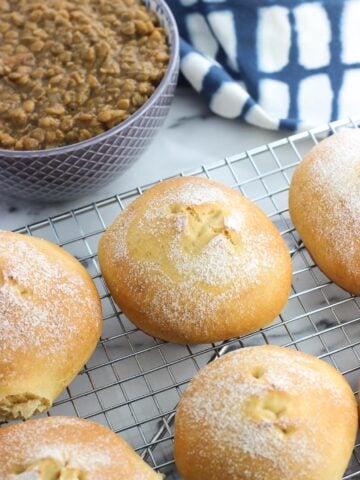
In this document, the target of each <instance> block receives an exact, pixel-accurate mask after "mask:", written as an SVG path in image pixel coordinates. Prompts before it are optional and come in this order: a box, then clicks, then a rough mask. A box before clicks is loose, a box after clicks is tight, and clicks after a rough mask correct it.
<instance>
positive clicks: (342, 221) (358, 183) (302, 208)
mask: <svg viewBox="0 0 360 480" xmlns="http://www.w3.org/2000/svg"><path fill="white" fill-rule="evenodd" d="M289 206H290V214H291V218H292V221H293V223H294V225H295V227H296V229H297V231H298V232H299V234H300V237H301V239H302V241H303V242H304V244H305V246H306V248H307V249H308V250H309V252H310V254H311V256H312V257H313V259H314V261H315V262H316V264H317V265H318V266H319V267H320V269H321V270H322V271H323V272H324V273H325V274H326V275H327V276H328V277H329V278H330V279H331V280H333V281H334V282H335V283H336V284H338V285H340V286H341V287H343V288H344V289H345V290H347V291H349V292H351V293H354V294H356V295H359V294H360V132H359V131H358V130H346V131H344V132H341V133H339V134H337V135H334V136H332V137H330V138H327V139H326V140H324V141H322V142H321V143H320V144H319V145H317V146H316V147H314V148H313V149H312V150H311V151H310V153H309V154H308V155H307V156H306V157H305V159H304V160H303V161H302V162H301V163H300V165H299V167H298V168H297V169H296V171H295V173H294V176H293V178H292V182H291V186H290V196H289Z"/></svg>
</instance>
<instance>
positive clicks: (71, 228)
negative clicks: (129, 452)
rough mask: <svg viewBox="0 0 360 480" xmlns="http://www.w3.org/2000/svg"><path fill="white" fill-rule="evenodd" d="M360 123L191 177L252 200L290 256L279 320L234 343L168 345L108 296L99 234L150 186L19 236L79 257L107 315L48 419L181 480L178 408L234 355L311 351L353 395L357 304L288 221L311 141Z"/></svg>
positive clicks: (352, 473) (354, 473) (356, 467)
mask: <svg viewBox="0 0 360 480" xmlns="http://www.w3.org/2000/svg"><path fill="white" fill-rule="evenodd" d="M359 124H360V119H357V120H356V119H353V120H349V121H341V122H335V123H333V124H330V125H326V126H323V127H320V128H318V129H314V130H311V131H309V132H304V133H300V134H296V135H293V136H291V137H289V138H288V139H283V140H280V141H277V142H274V143H272V144H269V145H265V146H261V147H259V148H256V149H253V150H251V151H248V152H245V153H242V154H240V155H236V156H233V157H231V158H226V159H225V160H222V161H219V162H218V163H216V164H213V165H209V166H203V167H202V168H200V169H198V170H195V171H192V172H187V174H192V175H198V176H204V177H208V178H212V179H215V180H219V181H221V182H223V183H225V184H228V185H230V186H232V187H234V188H237V189H239V190H240V191H241V192H242V193H243V194H244V195H246V196H247V197H249V198H250V199H251V200H253V201H254V202H255V203H256V204H257V205H258V206H259V207H260V208H261V209H263V210H264V211H265V213H267V214H268V216H269V217H270V218H271V220H272V221H273V222H274V223H275V225H276V226H277V227H278V228H279V230H280V231H281V233H282V235H283V237H284V239H285V241H286V242H287V244H288V247H289V250H290V252H291V255H292V260H293V268H294V274H293V285H292V291H291V296H290V298H289V302H288V304H287V306H286V307H285V309H284V310H283V312H282V314H281V315H280V316H279V317H278V318H277V319H276V320H275V321H274V322H273V323H272V324H271V325H270V326H268V327H267V328H264V329H262V330H261V331H258V332H254V333H251V334H248V335H245V336H243V337H241V338H238V339H232V340H229V341H227V342H221V343H216V344H207V345H196V346H180V345H174V344H169V343H165V342H162V341H161V340H158V339H156V338H152V337H150V336H148V335H146V334H144V333H142V332H141V331H139V330H137V329H136V328H135V327H134V325H133V324H132V323H131V322H130V321H129V320H128V319H127V318H126V317H125V316H124V315H123V314H122V313H121V311H120V310H119V309H118V307H117V306H116V305H115V303H114V301H113V299H112V298H111V296H110V295H109V292H108V290H107V288H106V285H105V283H104V280H103V278H102V276H101V274H100V269H99V264H98V259H97V245H98V240H99V237H100V236H101V234H102V233H103V231H104V229H105V228H106V227H107V226H108V225H109V224H110V223H111V222H112V221H113V219H114V218H115V216H116V215H117V214H118V213H119V212H120V211H121V210H122V209H123V208H124V207H125V206H126V205H127V204H128V203H130V202H131V201H133V200H134V199H135V198H136V197H138V196H139V195H141V193H142V192H143V190H145V189H147V188H149V187H150V186H151V185H146V186H144V187H139V188H137V189H135V190H131V191H128V192H125V193H122V194H119V195H116V196H114V197H111V198H108V199H106V200H103V201H100V202H97V203H93V204H91V205H87V206H85V207H82V208H78V209H76V210H72V211H70V212H67V213H64V214H62V215H57V216H55V217H52V218H49V219H47V220H44V221H41V222H37V223H35V224H33V225H30V226H28V227H25V228H22V229H19V230H18V231H19V232H22V233H28V234H30V235H35V236H40V237H42V238H46V239H48V240H51V241H52V242H55V243H57V244H59V245H61V246H62V247H63V248H65V249H66V250H68V251H69V252H70V253H72V254H73V255H75V256H76V257H77V258H78V259H79V260H80V261H81V262H82V263H83V264H84V265H85V267H86V268H87V269H88V271H89V272H90V274H91V275H92V277H93V279H94V281H95V283H96V285H97V287H98V290H99V292H100V295H101V299H102V304H103V310H104V330H103V334H102V337H101V341H100V342H99V344H98V346H97V349H96V351H95V353H94V355H93V356H92V358H91V359H90V360H89V362H88V363H87V365H86V367H85V368H84V370H83V371H82V372H81V373H80V374H79V375H78V377H77V378H76V379H75V381H74V382H73V383H72V384H71V385H70V386H69V387H68V388H67V389H66V391H65V392H64V393H63V394H62V396H61V397H60V398H58V399H57V401H56V402H55V403H54V406H53V407H52V409H51V410H50V412H49V413H48V415H77V416H79V417H82V418H88V419H91V420H94V421H97V422H100V423H102V424H104V425H106V426H108V427H109V428H111V429H112V430H113V431H114V432H116V433H119V434H121V435H122V436H123V437H124V438H125V439H126V440H127V441H128V442H129V443H130V444H131V445H132V446H133V447H134V448H135V449H136V450H137V451H138V452H139V454H140V455H141V456H142V457H143V458H144V459H145V460H146V461H147V462H148V463H149V464H150V465H152V466H153V467H154V468H155V469H157V470H158V471H160V472H162V473H165V474H166V477H167V478H168V479H179V478H180V476H179V474H178V473H177V471H176V467H175V465H174V461H173V452H172V439H173V421H174V412H175V408H176V404H177V402H178V400H179V397H180V395H181V393H182V391H183V390H184V388H185V387H186V385H187V383H188V382H189V381H190V379H191V378H192V377H193V375H194V374H195V373H196V372H197V371H198V370H199V369H200V368H201V367H202V366H204V365H205V364H207V363H208V362H210V361H211V360H212V359H214V358H215V357H219V356H221V355H223V354H225V353H226V352H228V351H229V350H233V349H236V348H240V347H245V346H250V345H262V344H266V343H270V344H277V345H283V346H287V347H291V348H296V349H299V350H303V351H306V352H308V353H311V354H313V355H316V356H317V357H319V358H322V359H324V360H325V361H328V362H330V363H332V364H333V365H334V366H335V367H336V368H338V370H339V371H340V372H341V373H342V374H343V375H344V376H345V377H346V378H347V379H348V381H349V382H350V384H351V385H352V387H353V389H354V392H355V394H357V391H356V390H357V381H358V378H359V376H360V298H359V297H353V296H351V295H349V294H348V293H346V292H345V291H343V290H342V289H340V288H339V287H337V286H336V285H334V284H333V283H332V282H330V281H329V280H328V279H327V278H326V277H325V276H324V275H323V274H322V273H321V272H320V270H319V269H318V268H317V267H316V265H314V263H313V261H312V259H311V257H310V256H309V254H308V252H307V251H306V249H305V248H304V247H303V245H302V243H301V240H300V239H299V237H298V235H297V232H296V231H295V229H294V227H293V225H292V224H291V221H290V218H289V213H288V187H289V181H290V178H291V175H292V172H293V170H294V168H295V167H296V165H297V164H298V162H299V160H300V159H301V158H302V156H303V155H304V154H305V153H306V152H307V151H308V150H309V149H310V148H311V147H312V146H313V145H314V144H316V143H317V142H318V141H319V140H320V139H321V138H323V137H325V136H327V135H328V134H331V133H336V132H337V131H339V130H340V129H342V128H348V127H350V128H357V127H358V125H359ZM350 478H351V479H353V478H360V443H359V442H358V444H357V445H356V447H355V449H354V453H353V456H352V459H351V462H350V465H349V468H348V470H347V472H346V475H345V477H344V479H350ZM224 480H227V479H224Z"/></svg>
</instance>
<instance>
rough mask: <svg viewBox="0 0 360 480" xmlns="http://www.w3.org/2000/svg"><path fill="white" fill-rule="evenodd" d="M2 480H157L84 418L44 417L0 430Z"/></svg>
mask: <svg viewBox="0 0 360 480" xmlns="http://www.w3.org/2000/svg"><path fill="white" fill-rule="evenodd" d="M0 455H1V462H0V478H1V479H2V480H160V479H161V478H162V476H161V475H159V474H157V473H155V472H154V471H153V470H152V469H151V468H150V467H149V466H148V465H147V464H146V463H145V462H144V461H143V460H142V459H141V458H140V457H139V455H138V454H137V453H135V452H134V450H133V449H132V448H130V447H129V445H128V444H127V443H126V442H125V441H124V440H123V439H122V438H120V437H119V436H117V435H115V433H113V432H111V431H110V430H109V429H107V428H105V427H103V426H101V425H99V424H97V423H94V422H89V421H88V420H81V419H79V418H71V417H50V418H41V419H39V420H29V421H28V422H25V423H21V424H17V425H10V426H8V427H3V428H0Z"/></svg>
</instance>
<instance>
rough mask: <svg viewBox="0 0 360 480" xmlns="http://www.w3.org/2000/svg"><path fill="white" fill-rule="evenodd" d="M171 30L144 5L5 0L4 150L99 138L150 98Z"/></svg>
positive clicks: (1, 60)
mask: <svg viewBox="0 0 360 480" xmlns="http://www.w3.org/2000/svg"><path fill="white" fill-rule="evenodd" d="M168 62H169V45H168V39H167V35H166V32H165V30H164V28H163V27H161V26H160V24H159V20H158V17H157V15H156V13H154V12H153V11H151V10H149V9H147V8H146V6H145V5H144V4H143V3H142V2H141V0H76V1H70V0H69V1H67V0H46V1H45V2H39V0H0V148H2V149H9V150H45V149H50V148H55V147H61V146H64V145H72V144H75V143H78V142H81V141H84V140H87V139H89V138H92V137H95V136H97V135H99V134H101V133H103V132H105V131H107V130H109V129H111V128H112V127H114V126H116V125H118V124H119V123H120V122H122V121H123V120H126V119H127V118H128V117H129V116H130V115H131V114H132V113H134V112H135V111H136V110H138V109H139V108H140V107H141V106H142V105H143V104H144V103H145V102H146V101H147V100H148V98H149V97H150V96H151V95H152V93H153V92H154V90H155V88H156V87H157V85H158V84H159V83H160V81H161V79H162V78H163V76H164V74H165V72H166V69H167V66H168Z"/></svg>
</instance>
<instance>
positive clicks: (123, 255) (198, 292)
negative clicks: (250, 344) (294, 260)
mask: <svg viewBox="0 0 360 480" xmlns="http://www.w3.org/2000/svg"><path fill="white" fill-rule="evenodd" d="M99 260H100V264H101V269H102V272H103V275H104V278H105V280H106V283H107V285H108V287H109V289H110V291H111V294H112V296H113V298H114V299H115V301H116V302H117V303H118V305H119V306H120V307H121V308H122V310H123V311H124V313H125V314H126V315H127V316H128V318H129V319H130V320H132V321H133V322H134V323H135V324H136V325H137V326H138V327H139V328H141V329H142V330H144V331H145V332H147V333H149V334H150V335H153V336H156V337H160V338H162V339H164V340H168V341H171V342H175V343H205V342H215V341H218V340H224V339H227V338H230V337H234V336H237V335H241V334H244V333H247V332H250V331H254V330H257V329H258V328H260V327H262V326H264V325H265V324H267V323H270V322H271V321H272V320H274V318H275V317H276V316H277V315H278V314H279V312H280V311H281V309H282V308H283V307H284V305H285V303H286V302H287V298H288V294H289V291H290V286H291V261H290V256H289V253H288V250H287V247H286V245H285V243H284V241H283V239H282V238H281V236H280V234H279V232H278V231H277V229H276V228H275V227H274V225H273V224H272V223H271V222H270V221H269V219H268V218H267V217H266V216H265V214H264V213H263V212H262V211H261V210H260V209H258V208H257V207H256V206H255V205H254V204H253V203H251V202H250V201H249V200H247V199H246V198H245V197H243V196H242V195H241V194H240V193H239V192H236V191H235V190H233V189H231V188H229V187H226V186H224V185H222V184H220V183H218V182H214V181H211V180H207V179H204V178H198V177H182V178H176V179H172V180H168V181H166V182H163V183H160V184H158V185H156V186H154V187H153V188H151V189H150V190H147V191H146V192H145V193H144V195H142V196H141V197H139V198H138V199H136V200H135V201H134V202H133V203H132V204H131V205H129V206H128V207H127V208H126V209H125V211H124V212H123V213H121V214H120V215H119V216H118V218H117V219H116V220H115V221H114V223H113V224H112V225H111V226H110V227H109V229H108V230H107V231H106V232H105V234H104V235H103V237H102V238H101V240H100V245H99Z"/></svg>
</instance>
